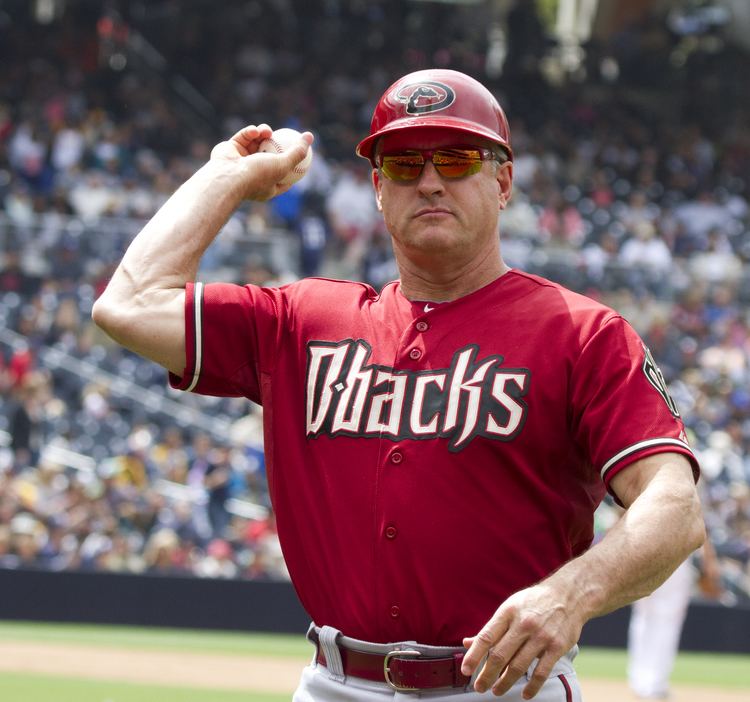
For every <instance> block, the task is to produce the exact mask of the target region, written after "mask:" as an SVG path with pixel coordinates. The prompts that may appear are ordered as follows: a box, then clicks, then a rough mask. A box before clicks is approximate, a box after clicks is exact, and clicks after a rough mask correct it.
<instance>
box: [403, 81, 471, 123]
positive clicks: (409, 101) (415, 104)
mask: <svg viewBox="0 0 750 702" xmlns="http://www.w3.org/2000/svg"><path fill="white" fill-rule="evenodd" d="M395 99H396V100H397V101H398V102H401V103H404V104H405V105H406V114H409V115H423V114H427V113H430V112H438V111H440V110H444V109H445V108H446V107H450V105H452V104H453V102H454V101H455V99H456V93H455V92H454V91H453V88H451V87H450V86H448V85H446V84H445V83H438V82H437V81H422V82H421V83H410V84H409V85H404V86H403V87H401V88H399V90H398V91H397V92H396V95H395Z"/></svg>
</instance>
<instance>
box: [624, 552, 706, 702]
mask: <svg viewBox="0 0 750 702" xmlns="http://www.w3.org/2000/svg"><path fill="white" fill-rule="evenodd" d="M694 579H695V578H694V572H693V567H692V565H691V564H690V561H689V560H688V561H685V562H684V563H683V564H682V565H681V566H680V567H679V568H678V569H677V570H676V571H675V572H674V573H672V575H670V576H669V578H668V579H667V580H666V582H665V583H664V584H663V585H661V587H659V588H657V589H656V590H654V591H653V592H652V593H651V594H650V595H649V596H648V597H644V598H643V599H642V600H637V601H636V602H634V603H633V607H632V610H631V614H630V626H629V629H628V683H629V684H630V689H631V690H632V691H633V692H634V693H635V694H636V695H638V696H639V697H642V698H646V699H663V698H666V697H667V696H668V694H669V677H670V675H671V673H672V668H673V666H674V662H675V658H676V657H677V652H678V649H679V645H680V634H681V633H682V626H683V624H684V622H685V616H686V614H687V609H688V605H689V604H690V592H691V589H692V586H693V581H694Z"/></svg>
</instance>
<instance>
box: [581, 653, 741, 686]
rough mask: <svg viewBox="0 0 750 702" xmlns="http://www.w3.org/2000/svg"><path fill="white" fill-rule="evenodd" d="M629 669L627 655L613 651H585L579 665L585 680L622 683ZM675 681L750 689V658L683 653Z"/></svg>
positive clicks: (687, 683)
mask: <svg viewBox="0 0 750 702" xmlns="http://www.w3.org/2000/svg"><path fill="white" fill-rule="evenodd" d="M626 665H627V660H626V656H625V651H622V650H620V649H609V648H588V647H587V648H584V649H582V650H581V653H580V655H579V656H578V658H576V661H575V667H576V671H577V672H578V677H579V678H582V679H583V678H590V679H597V678H600V679H601V678H603V679H609V680H622V679H624V677H625V667H626ZM671 679H672V682H673V683H675V684H683V685H709V686H712V685H715V686H717V687H726V688H732V689H750V656H748V655H739V654H731V653H693V652H689V651H683V652H680V653H679V654H678V656H677V661H676V662H675V667H674V672H673V673H672V678H671Z"/></svg>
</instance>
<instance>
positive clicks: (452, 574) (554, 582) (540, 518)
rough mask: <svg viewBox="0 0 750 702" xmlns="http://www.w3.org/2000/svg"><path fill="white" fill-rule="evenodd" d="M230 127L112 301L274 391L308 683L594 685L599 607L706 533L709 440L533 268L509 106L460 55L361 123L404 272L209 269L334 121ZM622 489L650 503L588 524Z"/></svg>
mask: <svg viewBox="0 0 750 702" xmlns="http://www.w3.org/2000/svg"><path fill="white" fill-rule="evenodd" d="M270 135H271V129H270V127H269V126H267V125H259V126H248V127H245V128H244V129H242V130H241V131H239V132H238V133H237V134H235V135H234V136H233V137H232V138H231V139H229V140H228V141H226V142H222V143H221V144H219V145H218V146H216V147H215V148H214V150H213V152H212V155H211V158H210V160H209V161H208V163H206V164H205V165H204V166H203V167H202V168H201V169H200V170H199V171H198V172H197V173H196V174H195V175H194V176H192V177H191V178H190V179H188V180H187V181H186V182H185V183H184V184H183V185H182V186H181V187H180V189H179V190H177V192H176V193H175V194H174V195H173V196H172V198H171V199H170V200H169V201H168V202H167V203H166V204H165V206H164V207H163V208H162V209H161V210H160V211H159V212H158V213H157V214H156V216H155V217H154V218H153V219H152V220H151V221H150V222H149V223H148V224H147V225H146V227H145V228H144V229H143V231H142V232H141V233H140V234H139V235H138V236H137V237H136V239H135V240H134V241H133V243H132V245H131V246H130V248H129V249H128V251H127V252H126V254H125V256H124V258H123V260H122V262H121V264H120V266H119V268H118V270H117V271H116V273H115V274H114V276H113V278H112V280H111V282H110V283H109V286H108V288H107V290H106V291H105V293H104V294H103V295H102V297H101V298H100V299H99V300H98V301H97V303H96V306H95V308H94V319H95V320H96V322H97V323H98V324H99V325H100V326H101V327H102V328H104V329H105V330H106V331H107V332H108V333H109V334H110V335H111V336H112V337H113V338H114V339H116V340H117V341H119V342H120V343H122V344H123V345H125V346H127V347H128V348H130V349H132V350H134V351H136V352H138V353H140V354H142V355H144V356H146V357H148V358H150V359H153V360H154V361H156V362H157V363H160V364H161V365H162V366H164V367H165V368H167V369H168V370H169V371H170V382H171V383H172V385H173V386H174V387H176V388H180V389H182V390H186V391H189V392H200V393H205V394H210V395H227V396H245V397H248V398H250V399H251V400H253V401H255V402H259V403H261V404H262V405H263V408H264V412H263V416H264V423H265V451H266V457H267V467H268V480H269V490H270V494H271V498H272V501H273V506H274V509H275V513H276V516H277V523H278V532H279V538H280V540H281V544H282V548H283V551H284V555H285V558H286V562H287V565H288V567H289V572H290V574H291V577H292V581H293V583H294V585H295V587H296V590H297V592H298V594H299V596H300V599H301V601H302V604H303V605H304V607H305V609H306V610H307V612H308V613H309V614H310V617H311V619H312V620H313V624H312V625H311V628H310V631H309V633H308V636H309V638H310V640H311V641H312V642H313V643H314V644H315V647H316V649H315V651H316V652H315V655H314V660H313V662H312V664H311V665H310V666H309V667H308V668H307V669H306V670H305V671H304V673H303V677H302V681H301V683H300V687H299V689H298V690H297V692H296V694H295V697H294V699H295V700H297V702H311V701H314V702H322V701H323V700H325V701H326V702H331V701H336V700H340V701H349V700H352V701H353V700H357V701H359V700H364V701H370V700H373V701H374V700H388V699H398V700H408V699H414V698H418V697H429V698H430V699H432V700H447V699H449V698H450V699H453V698H454V697H458V698H459V699H460V700H464V701H465V702H471V701H473V700H479V699H486V698H488V697H490V696H491V695H493V694H494V695H502V696H503V699H506V700H512V701H514V702H516V701H520V700H521V699H529V698H532V697H536V699H538V700H543V701H544V702H553V701H554V702H558V701H559V702H569V701H571V700H580V690H579V687H578V683H577V681H576V677H575V672H574V670H573V666H572V660H573V658H574V656H575V654H576V651H577V648H576V642H577V640H578V638H579V634H580V632H581V628H582V626H583V625H584V623H585V622H586V621H587V620H588V619H590V618H591V617H595V616H597V615H600V614H603V613H605V612H608V611H610V610H613V609H615V608H617V607H620V606H622V605H625V604H627V603H629V602H631V601H633V600H634V599H636V598H638V597H641V596H643V595H644V594H646V593H648V592H650V591H651V590H653V589H654V588H655V587H657V586H658V585H659V584H660V583H661V582H662V581H664V580H665V579H666V577H667V576H668V575H669V573H670V572H671V571H672V570H673V569H674V568H675V567H676V566H677V565H678V564H679V563H680V562H682V561H683V560H684V559H685V558H686V557H687V555H688V554H689V553H690V552H692V551H693V550H694V549H695V548H696V547H698V546H699V545H700V544H701V542H702V541H703V538H704V529H703V519H702V516H701V511H700V505H699V500H698V498H697V495H696V489H695V480H696V479H697V475H698V466H697V462H696V460H695V458H694V456H693V453H692V451H691V449H690V447H689V445H688V443H687V441H686V438H685V434H684V431H683V425H682V422H681V420H680V417H679V414H678V412H677V408H676V407H675V405H674V403H673V402H672V400H671V398H670V397H669V395H668V393H667V390H666V387H665V384H664V380H663V378H662V376H661V373H660V372H659V369H658V368H657V367H656V365H655V364H654V361H653V359H652V357H651V355H650V354H649V352H648V350H647V349H646V348H645V347H644V345H643V343H642V342H641V340H640V339H639V338H638V336H637V335H636V334H635V332H634V331H633V329H632V328H631V327H630V326H629V325H628V324H627V322H625V321H624V320H623V319H622V318H621V317H620V316H619V315H618V314H616V313H615V312H614V311H612V310H611V309H608V308H606V307H604V306H602V305H600V304H598V303H596V302H594V301H593V300H590V299H588V298H586V297H582V296H580V295H576V294H574V293H572V292H570V291H568V290H565V289H564V288H562V287H560V286H558V285H556V284H554V283H552V282H550V281H547V280H544V279H542V278H539V277H535V276H532V275H527V274H525V273H523V272H522V271H519V270H512V269H510V268H509V267H508V266H507V265H506V264H505V263H504V261H503V259H502V257H501V253H500V240H499V237H498V220H499V216H500V213H501V212H502V210H503V208H504V207H505V206H506V204H507V202H508V199H509V198H510V195H511V186H512V175H513V167H512V158H513V154H512V150H511V143H510V133H509V129H508V124H507V121H506V118H505V115H504V113H503V111H502V109H501V108H500V106H499V105H498V103H497V101H496V100H495V98H494V97H493V96H492V94H491V93H490V92H489V91H488V90H487V89H486V88H485V87H484V86H483V85H481V84H480V83H478V82H477V81H475V80H474V79H472V78H470V77H469V76H466V75H464V74H462V73H458V72H455V71H450V70H428V71H420V72H416V73H413V74H409V75H407V76H405V77H403V78H401V79H400V80H398V81H397V82H396V83H395V84H394V85H392V86H391V87H390V88H388V90H387V91H386V92H385V94H384V95H383V97H382V98H381V100H380V101H379V102H378V104H377V106H376V107H375V111H374V114H373V118H372V125H371V131H370V133H369V135H368V136H367V137H366V138H365V139H364V140H363V141H362V142H361V143H360V144H359V146H358V147H357V153H358V154H359V155H360V156H362V157H364V158H366V159H367V160H368V161H369V163H370V165H371V168H372V182H373V186H374V197H375V200H376V202H377V206H378V208H379V209H380V211H381V212H382V215H383V217H384V221H385V224H386V225H387V228H388V230H389V232H390V234H391V238H392V243H393V250H394V255H395V258H396V262H397V264H398V268H399V272H400V278H399V280H398V281H395V282H392V283H389V284H387V285H386V286H385V287H384V288H383V289H382V290H381V291H379V292H378V291H376V290H374V289H372V288H370V287H369V286H367V285H364V284H360V283H356V282H349V281H336V280H324V279H320V278H318V279H306V280H301V281H299V282H297V283H294V284H291V285H287V286H284V287H281V288H259V287H255V286H252V285H247V286H236V285H227V284H223V283H213V284H204V283H202V282H199V281H195V275H196V271H197V269H198V263H199V261H200V258H201V255H202V254H203V252H204V251H205V249H206V248H207V246H208V245H209V244H210V243H211V241H212V240H213V239H214V237H215V236H216V235H217V232H218V231H219V230H220V228H221V226H222V225H223V223H224V222H225V221H226V219H227V218H228V217H229V215H230V214H231V213H232V212H233V210H234V209H235V208H236V207H237V206H238V205H239V204H240V203H241V202H242V201H243V200H244V199H256V200H264V199H267V198H270V197H273V196H274V195H275V194H277V193H278V192H280V191H281V190H282V189H283V187H284V186H281V185H279V183H280V181H282V180H283V179H284V177H285V176H286V175H287V174H288V173H289V172H290V171H291V170H292V169H293V168H294V167H295V165H296V164H297V163H299V162H300V161H301V160H302V159H303V158H304V157H305V155H306V151H307V149H308V148H309V145H310V144H311V141H312V136H311V135H310V134H309V133H305V134H304V135H302V136H301V138H300V141H299V144H298V145H296V146H294V147H293V148H291V149H290V150H288V151H286V152H284V153H281V154H268V153H259V152H258V145H259V143H260V142H261V141H262V140H264V139H266V138H267V137H269V136H270ZM607 490H609V491H610V492H611V493H612V494H613V495H614V496H615V497H616V499H617V500H618V501H619V502H620V503H621V504H622V505H623V506H624V507H625V508H626V509H627V512H626V514H625V517H624V518H623V519H621V520H620V522H619V524H618V525H617V526H616V527H615V528H614V529H612V530H611V531H610V532H609V533H608V534H607V536H606V537H605V538H604V539H603V540H602V541H601V542H599V543H597V545H595V546H594V547H593V548H590V549H589V546H590V544H591V541H592V535H593V528H592V524H593V512H594V510H595V508H596V506H597V505H598V503H599V502H600V501H601V499H602V498H603V496H604V494H605V492H606V491H607Z"/></svg>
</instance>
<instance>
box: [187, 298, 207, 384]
mask: <svg viewBox="0 0 750 702" xmlns="http://www.w3.org/2000/svg"><path fill="white" fill-rule="evenodd" d="M193 323H194V325H195V367H194V368H193V379H192V380H191V381H190V385H188V387H186V388H185V391H186V392H191V391H192V390H193V389H194V388H195V386H196V385H198V380H199V379H200V375H201V363H202V362H203V283H196V284H195V285H194V287H193Z"/></svg>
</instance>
